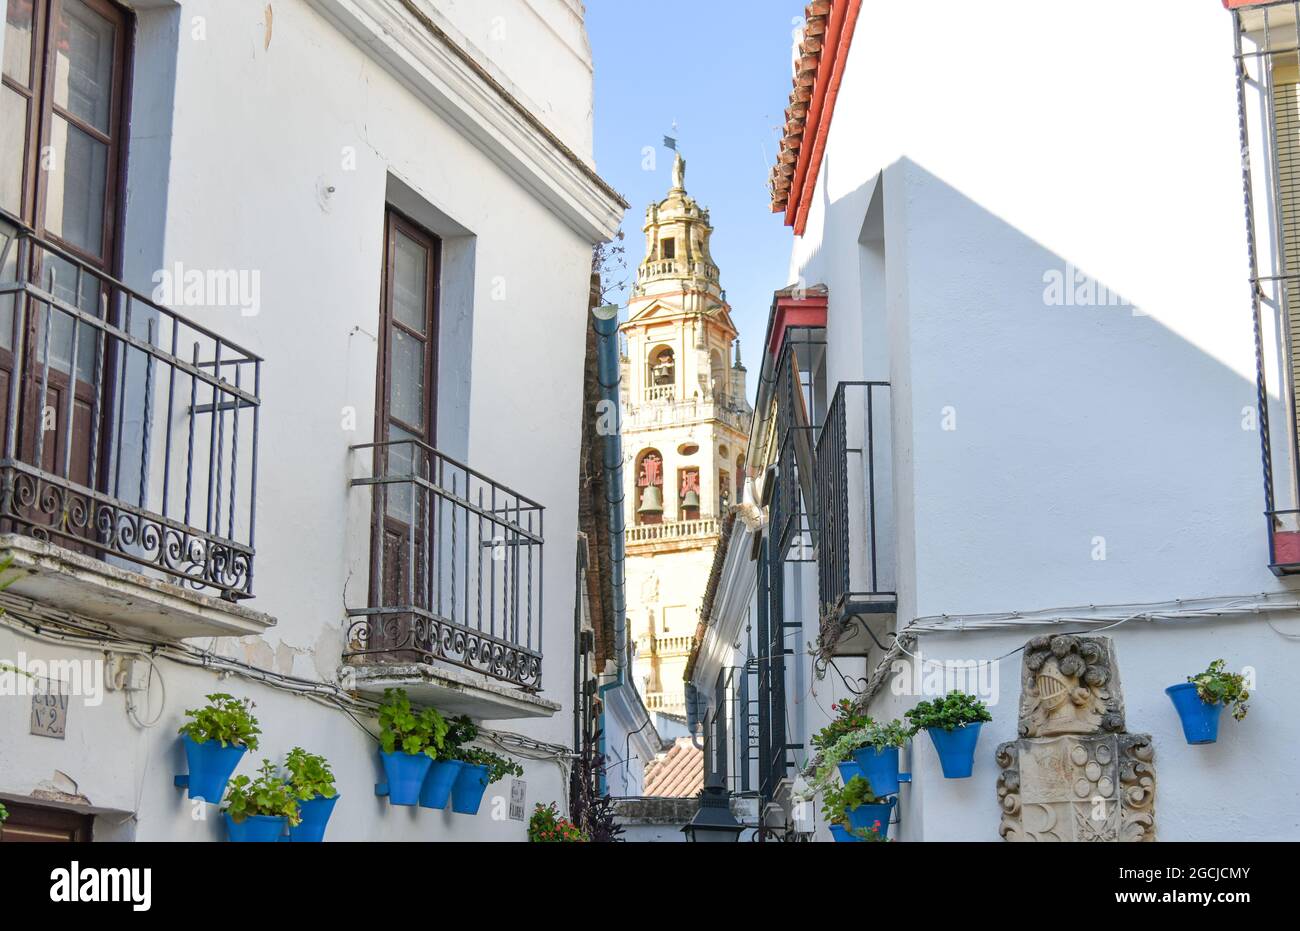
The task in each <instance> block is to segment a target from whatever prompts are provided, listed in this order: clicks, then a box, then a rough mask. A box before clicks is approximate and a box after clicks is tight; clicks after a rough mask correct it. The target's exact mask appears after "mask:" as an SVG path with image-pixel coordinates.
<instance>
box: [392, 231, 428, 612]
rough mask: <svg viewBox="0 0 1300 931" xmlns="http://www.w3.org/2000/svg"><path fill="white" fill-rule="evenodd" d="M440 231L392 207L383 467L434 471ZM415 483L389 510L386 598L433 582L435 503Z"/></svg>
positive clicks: (398, 491)
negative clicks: (431, 546) (428, 568)
mask: <svg viewBox="0 0 1300 931" xmlns="http://www.w3.org/2000/svg"><path fill="white" fill-rule="evenodd" d="M438 247H439V243H438V240H437V238H436V237H434V236H433V235H432V234H430V233H428V232H426V231H425V230H423V229H421V228H420V227H418V226H416V225H415V224H414V223H411V222H410V221H409V220H407V219H405V218H404V217H402V216H401V215H399V214H397V213H395V212H392V211H390V212H389V214H388V217H387V224H386V229H385V235H384V278H383V299H382V302H381V312H380V318H381V319H380V330H379V332H380V347H379V366H378V387H377V403H376V414H377V416H376V421H377V423H376V434H377V435H376V441H377V442H378V443H379V444H380V446H379V456H378V461H377V462H376V470H377V474H386V475H387V476H389V477H394V478H395V477H402V476H408V477H409V476H415V477H416V478H422V479H430V478H436V476H431V475H430V474H429V472H430V468H431V463H432V461H433V460H432V456H431V455H430V454H429V449H430V448H431V447H432V446H433V444H434V442H435V414H436V408H437V390H436V385H437V382H436V374H437V359H436V356H437V345H438V342H437V338H438V326H437V323H438V319H437V298H438V260H439V248H438ZM422 487H423V486H420V485H418V484H415V483H413V482H408V483H397V484H391V485H388V486H387V488H386V493H385V495H384V498H385V501H384V506H383V508H382V509H377V512H379V513H382V519H381V518H379V517H378V514H377V520H382V527H376V531H377V533H376V539H377V540H382V543H381V544H379V545H381V546H382V547H383V551H382V553H377V554H376V556H377V557H378V560H379V562H380V565H381V566H382V568H381V569H380V571H379V574H380V575H381V576H382V586H383V591H382V597H383V598H385V599H386V600H385V601H384V602H383V603H384V604H419V603H422V601H423V599H422V598H421V593H422V592H424V591H425V589H426V586H427V584H428V582H429V581H430V580H429V579H428V578H427V575H428V574H427V572H426V571H425V569H424V567H425V565H426V563H427V561H428V556H429V551H428V538H429V534H428V533H427V532H426V531H427V529H428V521H429V519H430V510H431V508H432V507H433V506H434V502H433V501H431V500H429V496H428V495H427V494H422V493H418V489H421V488H422Z"/></svg>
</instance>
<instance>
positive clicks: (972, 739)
mask: <svg viewBox="0 0 1300 931" xmlns="http://www.w3.org/2000/svg"><path fill="white" fill-rule="evenodd" d="M983 726H984V723H983V722H982V721H980V722H977V723H975V724H966V725H963V726H962V727H955V728H953V729H952V730H950V731H945V730H944V729H943V728H940V727H930V728H926V730H928V731H929V732H930V740H931V741H932V742H933V743H934V749H935V750H937V751H938V752H939V765H940V766H941V767H943V778H944V779H967V778H969V777H970V774H971V770H973V769H974V768H975V743H976V742H977V741H978V740H979V739H980V728H981V727H983Z"/></svg>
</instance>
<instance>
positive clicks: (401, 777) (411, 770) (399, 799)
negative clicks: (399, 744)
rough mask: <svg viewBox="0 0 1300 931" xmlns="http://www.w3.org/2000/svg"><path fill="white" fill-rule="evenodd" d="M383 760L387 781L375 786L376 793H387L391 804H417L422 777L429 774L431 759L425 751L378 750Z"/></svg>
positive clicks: (422, 784) (422, 783)
mask: <svg viewBox="0 0 1300 931" xmlns="http://www.w3.org/2000/svg"><path fill="white" fill-rule="evenodd" d="M379 756H380V758H381V759H383V761H384V775H385V776H386V777H387V778H388V782H387V783H385V784H383V785H378V786H375V794H376V795H387V796H388V801H389V804H392V805H418V804H419V803H420V789H421V788H423V786H424V777H425V776H427V775H428V774H429V767H430V766H432V765H433V759H432V758H431V757H430V756H429V755H428V754H427V753H404V752H402V751H401V750H397V751H395V752H393V753H385V752H384V751H382V750H380V751H379Z"/></svg>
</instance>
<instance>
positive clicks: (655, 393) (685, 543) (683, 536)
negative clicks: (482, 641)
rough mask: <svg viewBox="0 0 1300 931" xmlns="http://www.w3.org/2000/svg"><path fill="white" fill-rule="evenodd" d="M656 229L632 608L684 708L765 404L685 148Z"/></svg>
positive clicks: (633, 510) (667, 703) (650, 255)
mask: <svg viewBox="0 0 1300 931" xmlns="http://www.w3.org/2000/svg"><path fill="white" fill-rule="evenodd" d="M644 232H645V256H644V258H643V259H642V261H641V264H640V265H639V266H638V269H637V278H636V283H635V284H634V285H633V287H632V294H631V297H630V299H629V305H628V320H627V322H626V323H624V324H623V326H622V327H621V331H622V334H623V337H624V341H625V354H624V357H623V373H622V375H623V378H622V384H623V398H622V400H623V411H622V413H623V449H624V453H625V454H626V455H627V457H628V460H627V462H626V463H625V468H624V470H623V474H624V476H625V479H624V480H625V481H626V482H627V487H626V488H625V489H624V491H625V498H624V500H625V502H626V504H625V507H626V508H627V514H626V518H627V525H628V532H627V554H628V559H627V579H628V586H627V589H628V617H629V620H630V622H631V628H632V633H633V635H634V636H635V638H636V657H635V660H634V663H633V673H634V675H635V676H636V681H637V684H638V686H639V687H640V688H641V689H642V694H643V697H644V698H645V701H646V706H647V707H648V708H649V709H650V710H651V711H663V712H665V713H667V714H670V715H683V714H684V713H685V688H684V683H683V681H682V677H683V674H684V673H685V670H686V660H687V657H688V655H689V653H690V648H691V641H692V638H693V637H694V635H695V627H696V624H697V623H698V621H699V608H700V604H701V601H702V599H703V596H704V589H705V586H706V584H707V582H708V576H709V571H710V569H711V568H712V564H713V554H714V550H715V549H716V547H717V545H718V540H719V533H720V529H721V525H722V518H723V516H724V515H725V514H726V513H727V511H728V510H729V509H730V507H731V506H732V505H733V504H735V503H737V502H738V501H739V497H740V490H741V489H743V487H744V452H745V447H746V444H747V443H748V440H749V428H750V421H751V418H752V416H753V411H752V409H751V408H750V406H749V403H748V400H747V394H748V391H747V387H746V385H745V367H744V366H743V365H742V364H741V362H740V345H739V342H738V340H737V338H736V337H737V332H736V327H735V325H734V324H733V323H732V321H731V308H730V306H729V305H728V304H727V296H726V292H725V291H723V289H722V285H721V281H720V278H719V274H718V267H717V265H715V264H714V262H713V256H712V254H711V253H710V251H709V243H710V239H711V238H712V236H713V227H712V226H711V225H710V222H709V211H708V210H707V209H705V208H703V207H701V206H700V205H699V204H698V203H697V202H696V201H695V199H694V198H693V197H691V196H690V195H689V194H687V193H686V162H685V160H684V159H683V158H682V156H681V154H680V153H678V155H677V157H676V159H675V160H674V164H673V181H672V188H671V189H670V190H669V191H668V195H667V197H665V198H664V199H663V200H661V201H659V202H658V203H654V204H651V205H650V206H649V208H648V209H647V210H646V221H645V227H644ZM733 359H734V361H733Z"/></svg>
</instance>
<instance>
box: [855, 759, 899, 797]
mask: <svg viewBox="0 0 1300 931" xmlns="http://www.w3.org/2000/svg"><path fill="white" fill-rule="evenodd" d="M853 760H854V762H855V763H857V764H858V769H859V770H861V772H862V776H863V778H865V779H866V780H867V782H869V783H871V791H872V792H874V793H876V794H877V795H893V794H894V793H895V792H897V791H898V748H897V747H886V748H885V749H884V750H877V749H876V748H874V747H863V748H862V749H861V750H857V751H855V752H854V754H853Z"/></svg>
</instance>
